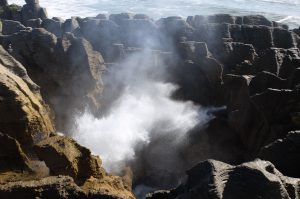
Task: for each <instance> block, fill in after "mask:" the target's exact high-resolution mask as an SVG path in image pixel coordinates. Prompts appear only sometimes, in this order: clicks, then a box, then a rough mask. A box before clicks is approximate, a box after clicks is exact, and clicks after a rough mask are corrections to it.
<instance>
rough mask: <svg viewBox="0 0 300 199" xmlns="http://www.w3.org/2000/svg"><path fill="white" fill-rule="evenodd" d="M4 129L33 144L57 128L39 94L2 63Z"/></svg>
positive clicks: (0, 97) (0, 84)
mask: <svg viewBox="0 0 300 199" xmlns="http://www.w3.org/2000/svg"><path fill="white" fill-rule="evenodd" d="M0 111H1V115H0V124H1V125H0V131H1V132H3V133H4V134H8V135H10V136H12V137H14V138H15V139H17V140H18V141H19V142H20V143H22V144H24V145H30V144H32V143H34V142H36V141H38V140H40V139H42V138H44V137H47V136H48V135H49V134H50V133H51V132H53V131H54V130H55V128H54V125H53V123H52V120H51V117H50V112H49V110H48V108H47V106H46V105H45V104H44V103H43V101H42V98H41V96H40V94H39V93H34V92H33V91H32V90H31V89H30V88H29V87H28V84H27V83H26V82H25V81H24V80H23V79H22V78H21V77H19V76H17V75H16V74H14V73H13V71H12V70H9V69H8V68H6V67H5V66H3V65H2V64H0Z"/></svg>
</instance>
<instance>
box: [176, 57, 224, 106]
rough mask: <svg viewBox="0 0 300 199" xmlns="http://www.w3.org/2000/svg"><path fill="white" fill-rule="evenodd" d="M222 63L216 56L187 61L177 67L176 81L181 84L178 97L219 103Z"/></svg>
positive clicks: (205, 103)
mask: <svg viewBox="0 0 300 199" xmlns="http://www.w3.org/2000/svg"><path fill="white" fill-rule="evenodd" d="M222 69H223V68H222V65H220V63H218V62H217V61H216V60H215V59H214V58H211V57H207V58H205V59H199V62H192V61H185V62H184V63H182V64H181V65H180V66H178V67H177V68H176V69H175V72H174V82H175V83H176V84H177V85H179V89H178V90H177V91H176V93H175V96H176V98H179V99H182V100H192V101H194V102H196V103H199V104H202V105H212V104H214V105H217V104H219V103H220V102H219V99H220V98H219V95H220V87H221V82H222Z"/></svg>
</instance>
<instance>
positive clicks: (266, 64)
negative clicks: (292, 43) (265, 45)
mask: <svg viewBox="0 0 300 199" xmlns="http://www.w3.org/2000/svg"><path fill="white" fill-rule="evenodd" d="M299 59H300V51H299V49H297V48H290V49H282V48H270V49H267V50H265V51H264V53H263V54H262V55H260V56H259V58H258V59H257V61H256V63H255V66H256V67H257V70H258V71H267V72H271V73H273V74H275V75H277V76H280V77H281V78H288V77H289V76H290V75H292V73H293V72H294V70H295V69H296V68H297V67H299Z"/></svg>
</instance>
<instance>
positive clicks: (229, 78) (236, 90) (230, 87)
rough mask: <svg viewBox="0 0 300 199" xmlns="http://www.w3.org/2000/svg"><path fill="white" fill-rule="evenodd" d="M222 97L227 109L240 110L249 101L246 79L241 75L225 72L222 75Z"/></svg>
mask: <svg viewBox="0 0 300 199" xmlns="http://www.w3.org/2000/svg"><path fill="white" fill-rule="evenodd" d="M223 82H224V86H223V89H224V99H225V102H226V106H227V108H228V111H229V112H230V111H234V110H240V109H242V108H243V106H244V105H245V104H247V103H248V102H249V99H250V95H249V89H248V80H247V79H246V78H245V77H243V76H238V75H230V74H227V75H225V76H224V77H223Z"/></svg>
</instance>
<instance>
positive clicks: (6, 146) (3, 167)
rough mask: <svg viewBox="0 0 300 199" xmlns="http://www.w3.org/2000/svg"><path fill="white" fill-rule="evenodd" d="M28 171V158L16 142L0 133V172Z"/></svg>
mask: <svg viewBox="0 0 300 199" xmlns="http://www.w3.org/2000/svg"><path fill="white" fill-rule="evenodd" d="M26 169H29V166H28V158H27V156H26V155H25V154H24V152H23V151H22V148H21V146H20V144H19V142H18V141H17V140H15V139H14V138H12V137H10V136H8V135H5V134H2V133H0V171H9V170H21V171H24V170H26Z"/></svg>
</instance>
